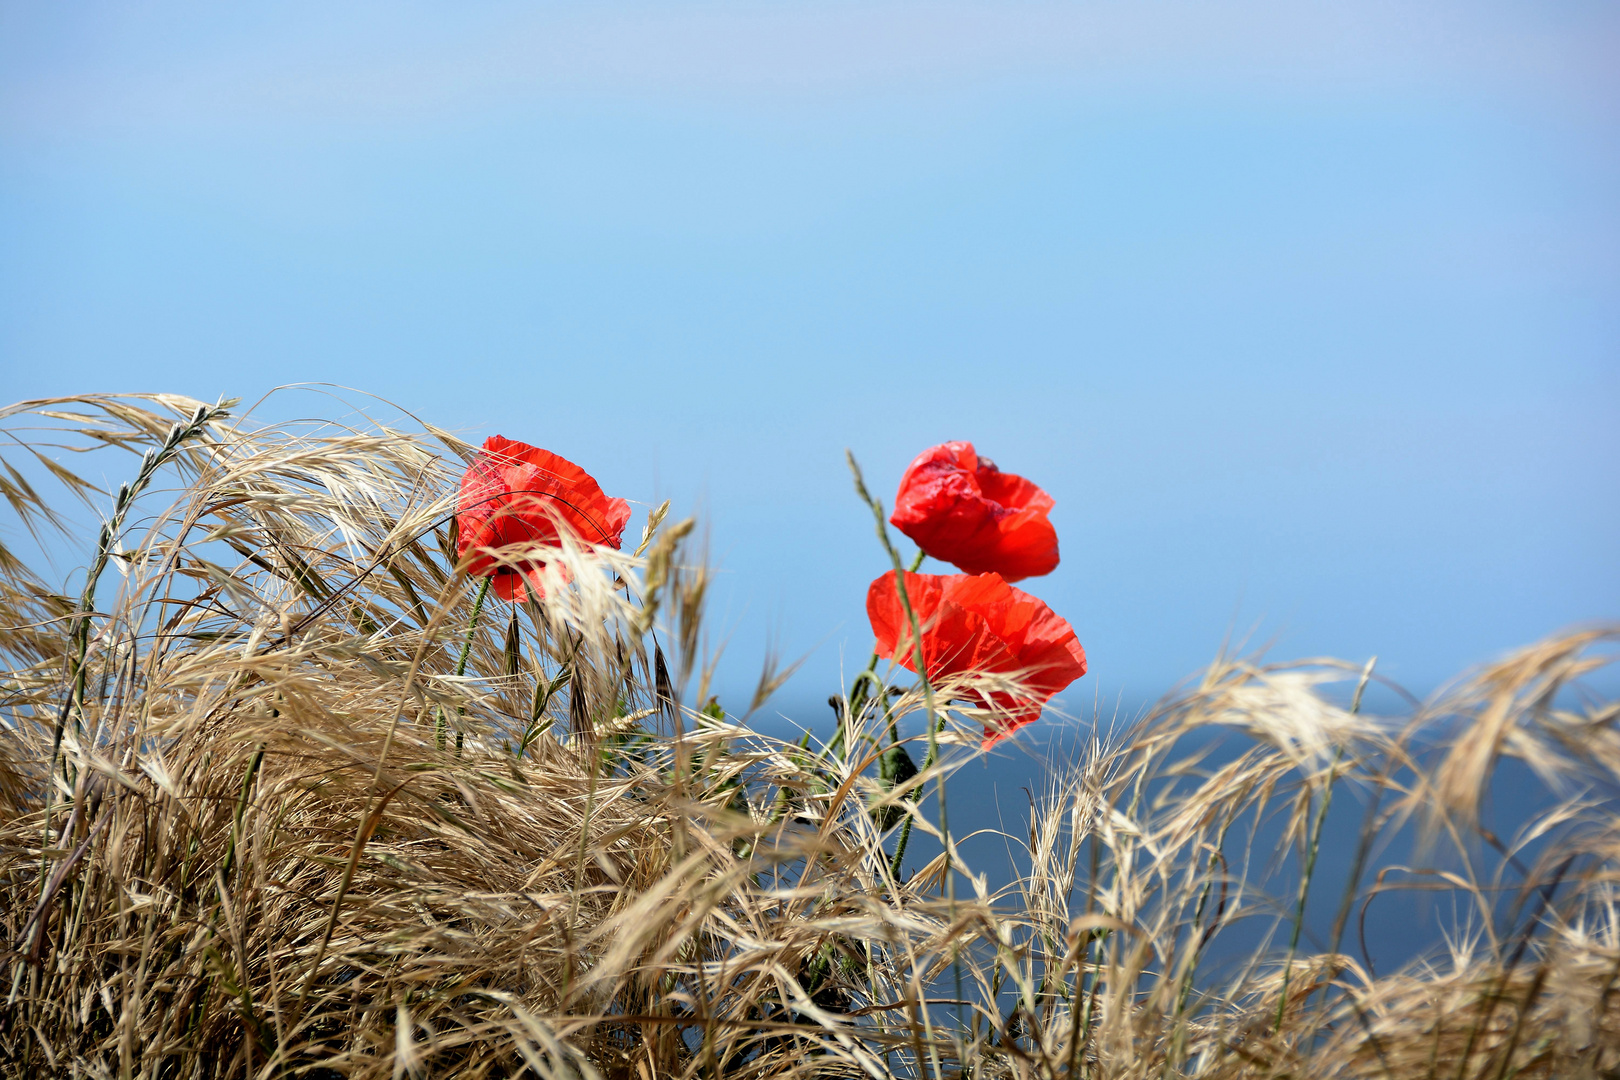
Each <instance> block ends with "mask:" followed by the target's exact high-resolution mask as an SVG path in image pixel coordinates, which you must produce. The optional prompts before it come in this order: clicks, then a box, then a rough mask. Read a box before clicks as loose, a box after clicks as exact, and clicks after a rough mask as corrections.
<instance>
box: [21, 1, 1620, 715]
mask: <svg viewBox="0 0 1620 1080" xmlns="http://www.w3.org/2000/svg"><path fill="white" fill-rule="evenodd" d="M1617 56H1620V8H1617V7H1615V6H1613V5H1609V4H1603V3H1578V2H1567V3H1566V2H1547V3H1511V4H1510V3H1493V2H1480V3H1467V4H1463V3H1415V2H1414V3H1404V2H1378V0H1369V2H1366V3H1357V4H1353V5H1329V4H1315V3H1303V2H1301V3H1265V2H1248V0H1239V2H1234V3H1228V4H1221V5H1210V4H1203V3H1194V2H1185V3H1178V2H1149V3H1141V4H1123V3H1062V4H1059V3H1043V2H1033V0H1032V2H1027V3H1021V2H994V3H992V2H982V3H981V2H950V0H936V2H929V3H910V2H889V0H869V2H840V0H816V2H814V3H798V2H791V0H775V2H769V3H765V2H760V3H752V2H741V0H739V2H734V3H681V4H671V3H663V4H641V3H635V2H624V3H612V4H590V5H587V4H579V3H567V4H565V3H549V4H548V3H521V4H519V3H501V2H487V3H465V4H426V3H402V2H390V3H386V4H384V3H347V4H330V3H313V2H309V3H304V2H289V3H278V4H274V5H271V4H236V5H220V4H203V3H195V4H191V3H177V2H168V0H158V2H151V3H81V4H73V5H63V4H46V3H37V2H19V0H0V388H3V389H0V397H3V398H4V399H5V401H6V402H10V401H15V400H18V399H22V398H31V397H42V396H46V395H55V394H66V393H74V392H84V391H123V390H132V391H134V390H140V391H144V390H164V391H172V392H178V393H184V394H189V395H192V396H195V397H200V398H208V399H213V398H216V397H218V396H221V395H230V396H243V397H245V398H246V399H247V401H249V402H251V401H253V400H254V399H256V398H257V397H259V396H260V395H262V394H263V393H265V392H266V391H268V390H269V389H271V388H272V387H275V386H278V385H281V384H288V383H300V382H325V383H335V384H341V385H343V386H348V387H355V388H359V389H361V390H364V391H367V392H369V393H371V394H375V395H379V396H381V397H382V398H385V399H387V400H388V401H391V402H393V403H396V404H397V405H398V406H399V407H401V408H404V409H408V410H411V411H413V412H415V413H416V414H418V415H420V416H422V417H423V418H425V419H428V420H430V421H432V422H434V423H436V424H438V425H440V426H442V427H446V428H450V429H452V430H454V431H456V432H458V433H459V434H461V435H463V436H464V437H466V438H468V439H472V440H481V439H482V438H483V437H484V436H486V435H489V434H494V433H500V434H504V435H506V436H508V437H511V438H516V439H521V440H524V441H527V442H532V443H536V444H538V445H542V446H545V447H547V448H549V449H552V450H554V451H556V452H558V453H561V454H563V455H565V456H566V457H569V458H571V459H573V460H575V461H577V462H578V463H580V464H581V465H582V466H584V467H585V468H587V469H588V470H589V471H591V472H592V473H593V474H595V475H596V476H597V477H598V478H599V479H600V481H601V482H602V485H603V487H604V488H605V489H606V490H607V491H608V493H609V494H613V495H620V496H624V497H626V498H628V499H630V500H632V501H633V502H634V503H635V504H636V505H637V507H638V513H637V517H636V518H635V520H634V521H633V522H632V525H631V531H632V535H635V534H639V529H640V526H641V522H642V514H643V512H644V510H645V509H646V508H647V507H649V506H651V505H653V504H655V503H656V502H657V501H658V500H660V499H663V498H666V497H668V498H672V499H673V500H674V501H675V505H676V508H677V511H693V510H695V511H697V512H699V513H700V514H701V516H702V518H703V520H704V521H705V522H706V523H707V525H708V529H709V537H710V550H711V553H712V557H713V559H714V561H715V563H716V564H717V565H718V567H719V568H720V570H721V579H720V584H719V587H718V588H717V592H716V596H715V602H714V616H715V617H714V620H713V630H714V636H713V643H714V644H715V645H716V646H719V645H722V644H723V645H724V646H725V649H726V652H725V660H724V662H723V664H722V667H721V680H720V683H719V686H718V690H719V692H720V694H721V697H722V700H723V701H725V702H726V703H727V704H728V705H731V706H732V707H734V708H735V707H737V706H740V705H742V704H743V703H744V702H745V700H746V698H747V696H748V694H749V693H750V692H751V690H752V688H753V685H754V681H755V679H756V678H757V676H758V671H759V665H760V661H761V657H762V655H763V654H764V652H765V651H766V649H767V647H771V648H774V649H775V650H776V651H777V652H779V653H780V654H781V655H782V656H784V657H785V658H786V659H788V660H792V659H795V658H798V657H800V656H805V655H806V654H807V659H806V660H805V664H804V667H803V668H802V669H801V671H800V673H799V675H798V676H797V677H796V678H795V679H794V680H793V681H792V682H791V683H790V684H789V685H788V686H787V688H785V689H784V690H783V691H782V692H781V693H780V694H779V695H778V697H777V699H776V700H775V701H774V702H773V707H772V709H771V710H769V711H770V713H771V716H770V717H766V718H764V722H765V723H767V724H770V723H785V722H786V721H785V720H778V719H775V717H777V716H778V715H785V716H786V717H791V718H792V719H793V720H796V721H800V722H803V723H807V724H811V725H814V726H816V727H818V728H820V729H822V730H823V733H825V731H826V730H828V729H829V728H830V720H831V714H830V713H829V712H828V711H827V708H826V706H825V704H824V703H823V702H824V700H825V697H826V695H827V694H828V693H830V692H831V691H832V690H834V689H836V688H837V687H838V686H839V684H840V682H841V680H842V679H844V678H846V677H847V676H848V675H850V674H853V672H854V671H856V670H858V669H859V667H861V666H862V665H863V664H864V662H865V658H866V655H867V653H868V651H869V649H870V641H871V637H870V633H869V630H868V628H867V625H866V619H865V615H864V610H863V597H864V593H865V589H866V586H867V583H868V582H869V581H870V580H871V579H872V578H873V577H875V576H876V575H877V574H878V573H880V572H881V571H882V570H884V569H885V562H884V557H883V555H882V553H881V551H880V550H879V548H878V547H877V544H876V542H875V539H874V538H873V536H872V531H871V522H870V518H869V517H868V516H867V515H866V512H865V510H864V508H863V507H862V506H861V505H860V504H859V503H857V501H856V500H855V497H854V495H853V493H852V491H851V486H850V482H849V476H848V473H847V471H846V469H845V466H844V463H843V451H844V449H845V448H846V447H848V448H850V449H851V450H853V451H854V453H855V454H856V455H857V457H858V458H859V459H860V460H861V462H862V464H863V466H864V467H865V470H866V474H867V477H868V479H869V481H870V482H871V483H872V485H873V487H874V490H876V491H878V492H879V493H881V494H882V496H883V497H884V498H885V500H886V501H889V500H892V493H893V491H894V488H895V486H896V484H897V482H898V480H899V477H900V474H901V472H902V470H903V469H904V467H905V465H906V463H907V462H908V461H909V460H910V459H911V458H912V457H913V456H914V455H915V454H916V453H918V452H919V451H921V450H922V449H923V448H924V447H926V446H929V445H931V444H933V443H937V442H941V441H944V440H947V439H969V440H972V441H973V442H974V443H975V444H976V445H977V447H978V448H979V450H980V452H981V453H983V454H985V455H987V456H989V457H992V458H994V459H995V460H996V461H997V462H998V463H999V464H1000V465H1001V466H1002V467H1003V468H1004V469H1007V470H1009V471H1012V472H1016V473H1019V474H1022V475H1025V476H1028V477H1030V478H1032V479H1034V480H1035V481H1036V482H1038V483H1040V484H1041V485H1043V486H1044V487H1045V488H1046V489H1047V490H1048V491H1049V492H1050V493H1051V494H1052V495H1053V496H1054V497H1055V499H1056V500H1057V509H1056V510H1055V512H1054V513H1053V520H1054V522H1055V523H1056V525H1057V528H1058V532H1059V536H1060V537H1061V541H1062V552H1063V563H1062V565H1061V566H1060V567H1059V568H1058V570H1057V571H1056V572H1055V573H1054V574H1052V575H1051V576H1050V577H1047V578H1042V579H1037V580H1033V581H1030V582H1026V583H1024V584H1025V587H1026V588H1027V589H1028V590H1029V591H1031V592H1033V593H1035V594H1036V595H1038V596H1040V597H1041V598H1042V599H1044V600H1046V601H1047V602H1048V603H1049V604H1051V605H1052V607H1053V608H1055V609H1056V610H1057V611H1058V612H1059V613H1060V614H1062V615H1064V616H1065V617H1067V618H1068V619H1069V620H1071V621H1072V622H1073V623H1074V625H1075V626H1076V628H1077V629H1078V631H1079V634H1080V637H1081V640H1082V641H1083V642H1084V643H1085V645H1086V647H1087V650H1088V652H1089V654H1090V657H1091V663H1092V673H1091V674H1090V675H1088V676H1087V677H1086V678H1085V679H1083V680H1081V681H1080V682H1079V683H1076V684H1075V685H1074V686H1073V687H1072V688H1071V689H1070V690H1069V691H1068V693H1066V694H1065V695H1064V696H1063V697H1062V698H1061V699H1060V701H1059V704H1061V706H1062V707H1063V709H1064V710H1065V711H1067V712H1068V713H1070V714H1073V715H1076V716H1081V717H1086V718H1089V717H1091V716H1092V715H1093V712H1094V710H1100V712H1101V713H1102V714H1103V715H1104V716H1112V715H1114V714H1115V713H1116V711H1119V712H1124V713H1127V714H1129V713H1133V712H1134V711H1135V710H1137V709H1138V708H1139V707H1140V706H1142V705H1143V704H1144V703H1146V702H1149V701H1151V700H1153V699H1154V698H1156V697H1157V696H1158V695H1160V694H1161V693H1163V692H1164V691H1165V690H1166V689H1168V688H1169V687H1170V686H1171V685H1172V684H1173V683H1174V682H1175V681H1176V680H1178V679H1180V678H1183V677H1184V676H1187V675H1188V674H1190V673H1191V672H1193V671H1195V670H1196V669H1197V668H1199V667H1200V666H1201V665H1203V664H1205V663H1206V662H1207V661H1208V660H1209V659H1210V658H1211V657H1212V656H1213V655H1214V654H1215V653H1216V652H1217V651H1218V650H1220V649H1221V648H1222V647H1223V645H1224V646H1227V647H1244V648H1258V647H1261V646H1266V647H1268V648H1269V650H1270V655H1271V656H1273V657H1277V658H1284V657H1299V656H1310V655H1321V654H1332V655H1338V656H1343V657H1346V658H1349V659H1352V660H1357V661H1360V660H1364V659H1365V658H1366V657H1368V656H1370V655H1372V654H1377V655H1378V656H1379V657H1380V658H1381V659H1380V670H1381V671H1382V672H1384V673H1385V674H1386V675H1389V676H1390V677H1392V678H1395V679H1398V680H1400V681H1402V682H1404V683H1405V684H1406V685H1408V686H1409V687H1411V688H1413V689H1414V690H1416V691H1418V692H1420V693H1421V692H1427V691H1429V690H1432V689H1433V688H1434V687H1435V686H1436V685H1438V684H1439V682H1440V681H1441V680H1443V679H1444V678H1445V677H1447V676H1449V675H1451V674H1453V673H1455V672H1457V671H1458V670H1460V669H1461V668H1463V667H1464V666H1466V665H1469V664H1471V663H1475V662H1479V661H1484V660H1487V659H1489V658H1491V657H1493V656H1496V655H1499V654H1500V653H1502V652H1503V651H1505V650H1507V649H1509V648H1512V647H1514V646H1517V645H1520V644H1524V643H1527V642H1529V641H1531V640H1533V639H1535V638H1536V637H1538V636H1540V635H1542V634H1546V633H1548V632H1550V631H1553V630H1555V629H1558V628H1560V627H1563V626H1566V625H1569V624H1571V623H1578V622H1585V621H1592V620H1596V619H1600V618H1605V617H1609V618H1612V617H1615V616H1620V567H1617V562H1616V559H1615V550H1616V537H1617V535H1620V363H1617V361H1620V355H1617V353H1620V304H1617V301H1620V138H1617V136H1620V64H1616V62H1615V58H1616V57H1617ZM342 397H343V398H344V400H345V401H347V402H348V403H349V404H341V403H337V402H332V401H329V400H324V399H320V398H317V397H310V396H307V395H306V396H304V397H303V398H299V397H287V398H278V399H274V400H272V401H271V402H270V403H269V404H268V405H266V406H265V407H264V409H263V412H262V415H264V416H265V417H266V418H267V419H270V418H274V417H277V416H283V417H284V416H292V415H312V414H321V413H326V414H329V415H343V414H345V413H346V412H348V410H349V409H350V408H351V407H354V408H361V409H365V410H369V411H371V412H373V413H374V414H376V415H379V416H388V415H390V414H391V410H390V409H389V408H387V407H386V406H383V405H379V404H377V403H375V402H367V401H366V400H365V399H364V398H363V397H361V396H360V395H358V394H355V393H351V392H343V393H342ZM118 479H121V477H110V478H109V480H110V482H111V483H112V484H116V482H117V481H118ZM935 568H938V567H935Z"/></svg>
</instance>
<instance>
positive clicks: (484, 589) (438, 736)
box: [433, 578, 494, 757]
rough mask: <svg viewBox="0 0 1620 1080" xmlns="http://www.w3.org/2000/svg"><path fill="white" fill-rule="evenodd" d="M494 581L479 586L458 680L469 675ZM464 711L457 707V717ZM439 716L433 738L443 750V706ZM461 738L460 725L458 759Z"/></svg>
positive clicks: (457, 673)
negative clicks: (480, 618) (476, 635)
mask: <svg viewBox="0 0 1620 1080" xmlns="http://www.w3.org/2000/svg"><path fill="white" fill-rule="evenodd" d="M493 580H494V579H493V578H485V579H484V580H483V582H482V583H481V584H479V586H478V595H477V596H476V597H474V598H473V610H472V619H471V620H469V621H468V623H467V637H466V640H464V641H463V642H462V643H461V658H460V659H459V660H457V661H456V678H458V679H459V678H461V677H462V676H463V675H465V674H467V657H468V656H469V655H470V654H471V653H472V644H473V634H474V633H476V632H477V630H478V613H479V612H480V611H483V610H484V597H486V596H488V595H489V583H490V582H491V581H493ZM462 711H463V710H462V708H461V706H459V705H458V706H456V716H457V717H460V716H461V715H462ZM438 714H439V717H438V723H437V724H436V725H435V726H434V732H433V737H434V739H435V741H437V742H438V744H439V749H440V750H443V749H444V723H445V722H444V707H443V706H440V707H439V710H438ZM461 738H462V736H461V728H460V726H459V725H458V726H457V727H456V757H460V756H461Z"/></svg>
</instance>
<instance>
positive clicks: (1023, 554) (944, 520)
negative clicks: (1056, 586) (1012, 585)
mask: <svg viewBox="0 0 1620 1080" xmlns="http://www.w3.org/2000/svg"><path fill="white" fill-rule="evenodd" d="M1051 509H1052V496H1050V495H1048V494H1047V493H1046V492H1044V491H1042V490H1041V489H1040V488H1039V487H1037V486H1035V485H1034V484H1032V483H1030V482H1029V481H1028V480H1025V479H1024V478H1023V477H1022V476H1014V475H1013V474H1012V473H1004V472H1002V471H1001V470H1000V469H998V468H996V463H995V462H993V461H991V460H990V459H989V458H983V457H980V456H979V455H978V454H976V453H974V451H973V444H972V443H970V442H948V443H941V444H940V445H939V446H935V447H932V448H931V449H928V450H924V451H923V452H922V453H921V454H919V455H918V456H917V460H915V461H913V462H912V463H911V467H910V468H908V469H907V470H906V475H905V476H903V477H901V479H900V493H899V494H898V495H896V496H895V498H894V514H893V516H892V517H890V518H889V522H890V523H891V524H892V525H894V527H895V528H897V529H899V530H900V531H901V532H903V533H905V534H906V535H907V536H909V537H911V538H912V539H913V540H915V541H916V542H917V546H918V547H920V548H922V549H923V550H924V551H926V552H927V553H928V554H930V555H932V556H933V557H934V558H936V559H943V560H944V561H945V562H948V563H952V564H954V565H955V566H956V567H957V569H959V570H964V571H966V572H967V573H969V574H1000V575H1001V576H1002V577H1003V578H1004V579H1006V580H1007V581H1018V580H1020V579H1022V578H1027V577H1037V576H1039V575H1041V574H1050V573H1051V572H1052V571H1053V570H1054V569H1056V568H1057V564H1058V542H1057V531H1056V530H1055V529H1053V528H1052V523H1051V522H1050V521H1048V520H1046V514H1047V512H1048V511H1049V510H1051Z"/></svg>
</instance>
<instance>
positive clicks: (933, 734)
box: [844, 450, 962, 1073]
mask: <svg viewBox="0 0 1620 1080" xmlns="http://www.w3.org/2000/svg"><path fill="white" fill-rule="evenodd" d="M844 456H845V458H847V459H848V461H849V471H850V472H851V473H853V474H854V476H855V492H856V494H857V495H859V496H860V497H861V500H862V501H863V502H865V503H866V505H867V506H869V507H870V508H871V510H872V517H873V518H874V519H875V520H876V522H877V535H878V540H879V541H881V542H882V544H883V548H884V550H885V551H887V552H888V553H889V561H890V562H892V563H893V564H894V584H895V588H896V590H897V591H898V592H899V594H900V606H901V608H903V609H904V610H905V613H906V622H907V623H909V624H910V626H911V655H912V663H913V664H915V665H916V670H917V681H918V682H919V683H921V684H922V688H923V708H924V712H925V715H926V717H927V720H928V757H927V759H926V763H925V764H924V765H923V770H922V771H923V772H924V773H926V772H927V771H928V770H929V769H930V768H932V767H933V765H934V762H935V761H936V760H938V758H939V730H940V726H941V725H936V723H935V721H934V717H935V714H936V711H937V710H936V708H935V702H934V684H933V683H932V682H931V681H930V680H929V678H928V661H927V658H926V656H925V655H924V653H923V643H922V624H921V623H920V622H919V621H918V619H917V612H916V609H914V608H913V607H912V606H911V596H910V595H909V594H908V593H907V591H906V568H905V564H904V563H902V562H901V561H900V552H899V551H897V550H895V546H894V542H893V541H891V540H890V539H889V529H888V524H887V522H886V521H885V520H884V517H883V504H882V503H881V502H879V501H878V500H876V499H874V498H873V497H872V493H871V492H869V491H867V490H866V481H865V479H864V478H862V476H861V467H860V466H859V465H857V464H856V463H855V455H854V454H852V453H850V452H849V451H847V450H846V451H844ZM915 565H921V564H920V563H919V564H915ZM935 783H936V786H937V789H938V791H939V833H940V836H941V838H942V840H943V845H944V848H945V852H944V854H945V902H946V905H947V910H948V911H949V912H950V917H951V919H952V921H954V920H955V918H956V880H955V877H954V875H953V874H952V872H951V871H952V866H951V861H952V860H951V826H950V818H949V817H948V816H947V812H946V809H945V774H944V773H943V772H941V773H940V775H939V779H938V780H937V781H936V782H935ZM911 820H912V819H911V816H910V815H909V814H908V815H907V816H906V826H905V831H903V832H902V834H901V842H900V849H899V851H898V852H897V853H896V856H895V860H894V863H893V876H894V877H895V879H896V880H898V879H899V876H900V858H901V856H903V855H904V854H905V840H906V839H907V838H908V834H909V831H910V830H909V826H910V825H911ZM951 967H952V969H953V970H954V971H955V973H956V983H957V987H956V989H957V993H956V996H957V998H958V999H960V998H961V996H962V968H961V963H960V957H957V956H955V955H954V954H953V956H952V958H951ZM938 1068H939V1067H938V1065H937V1064H936V1065H935V1071H936V1073H937V1072H938Z"/></svg>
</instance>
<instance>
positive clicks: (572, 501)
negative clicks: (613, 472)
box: [456, 435, 630, 602]
mask: <svg viewBox="0 0 1620 1080" xmlns="http://www.w3.org/2000/svg"><path fill="white" fill-rule="evenodd" d="M629 520H630V504H629V503H627V502H625V501H624V500H623V499H610V498H608V497H607V496H606V495H604V494H602V489H601V488H600V487H599V486H597V483H596V481H595V480H594V479H592V477H591V475H590V474H589V473H587V472H586V471H585V470H584V469H581V468H580V467H579V466H578V465H575V464H574V463H573V462H572V461H569V460H568V459H567V458H562V457H558V456H557V455H556V454H553V453H552V452H551V451H549V450H541V449H540V448H539V447H535V446H530V445H529V444H527V443H520V442H514V441H512V440H511V439H504V438H502V437H501V436H499V435H492V436H490V437H489V438H488V439H486V440H485V441H484V448H483V449H482V450H481V451H479V453H478V456H477V457H476V458H474V459H473V463H472V465H471V466H469V467H468V469H467V473H466V475H465V476H463V477H462V478H461V497H460V499H459V500H458V501H457V509H456V533H457V537H456V557H457V558H458V559H461V558H466V556H467V554H468V553H469V552H471V553H472V559H471V561H470V562H468V564H467V572H468V573H469V574H472V575H474V576H476V577H493V578H494V581H493V582H492V584H493V585H494V586H495V592H496V594H497V595H499V596H500V597H501V598H502V599H504V600H516V601H519V602H521V601H523V600H525V599H527V594H526V593H525V591H524V588H523V582H524V579H525V578H527V579H528V580H529V583H530V585H531V586H532V587H533V588H534V590H535V595H536V596H537V597H538V596H543V595H545V593H544V591H543V589H542V588H541V579H540V571H541V569H542V568H543V567H544V566H545V565H546V564H545V561H544V560H543V559H525V560H521V561H519V562H516V563H513V562H510V561H509V562H505V563H503V562H501V560H500V559H499V558H497V556H496V555H495V552H497V551H498V550H499V549H501V548H505V547H511V546H513V545H515V544H536V543H538V544H547V545H551V546H556V545H557V544H559V543H560V542H561V537H562V532H563V531H564V530H566V531H567V533H568V535H569V536H571V537H572V538H573V539H574V540H576V541H578V542H580V543H584V544H601V545H603V546H604V547H611V548H616V547H618V546H619V539H620V537H622V536H623V535H624V526H625V524H626V523H627V522H629Z"/></svg>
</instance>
